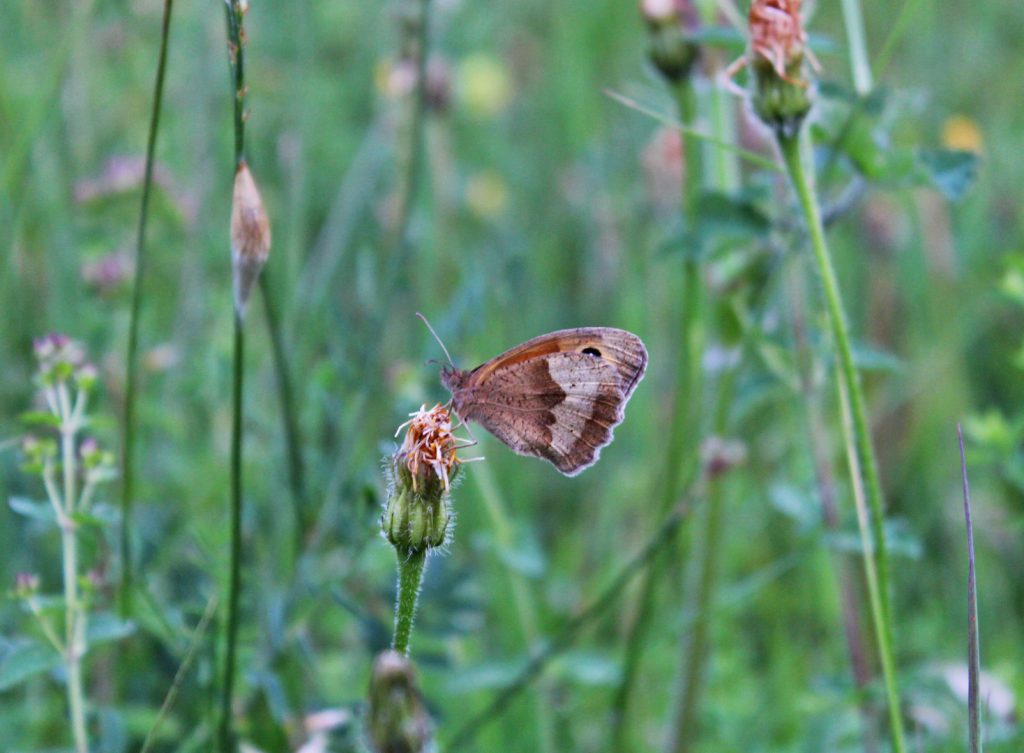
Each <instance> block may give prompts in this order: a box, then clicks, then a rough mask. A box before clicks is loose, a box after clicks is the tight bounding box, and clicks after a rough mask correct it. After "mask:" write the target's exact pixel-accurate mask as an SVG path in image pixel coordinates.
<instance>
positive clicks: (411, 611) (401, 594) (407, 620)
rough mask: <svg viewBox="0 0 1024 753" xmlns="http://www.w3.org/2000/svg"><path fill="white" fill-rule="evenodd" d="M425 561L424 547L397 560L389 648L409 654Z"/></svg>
mask: <svg viewBox="0 0 1024 753" xmlns="http://www.w3.org/2000/svg"><path fill="white" fill-rule="evenodd" d="M426 562H427V551H426V549H424V550H422V551H419V552H414V553H412V554H410V555H409V556H407V557H405V558H404V559H401V558H400V559H399V561H398V596H397V598H396V600H395V637H394V639H393V640H392V641H391V648H393V649H394V650H395V651H397V652H398V653H400V654H403V655H405V656H408V655H409V641H410V640H411V639H412V626H413V622H414V621H415V620H416V604H417V602H418V601H419V598H420V586H421V585H422V584H423V570H424V566H425V565H426Z"/></svg>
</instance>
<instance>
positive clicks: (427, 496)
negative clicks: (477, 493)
mask: <svg viewBox="0 0 1024 753" xmlns="http://www.w3.org/2000/svg"><path fill="white" fill-rule="evenodd" d="M403 428H404V429H406V432H405V439H404V440H403V441H402V446H401V447H399V448H398V450H397V451H396V452H395V454H394V455H392V457H391V458H390V460H389V467H390V472H391V473H390V475H391V489H390V490H389V493H388V502H387V506H386V507H385V510H384V515H383V516H382V517H381V529H382V530H383V531H384V535H385V536H386V537H387V538H388V540H389V541H390V542H391V543H392V545H394V547H395V548H396V549H397V550H398V551H399V554H400V555H403V556H407V555H409V554H414V553H419V552H422V551H423V550H425V549H431V548H435V547H440V546H443V545H444V543H445V537H446V535H447V531H448V524H449V523H450V521H451V513H450V512H449V504H448V502H449V500H448V495H449V492H450V491H451V484H452V482H453V481H454V480H455V477H456V476H457V475H458V472H459V466H460V464H461V462H462V461H461V460H460V459H459V457H458V451H457V450H458V445H459V440H458V439H457V438H456V437H455V435H454V433H453V430H452V418H451V414H450V413H449V412H448V409H447V408H445V407H444V406H442V405H440V404H438V405H435V406H434V407H433V408H430V409H429V410H428V409H427V407H426V406H423V407H421V408H420V409H419V410H418V411H416V412H414V413H412V414H411V418H410V419H409V420H408V421H406V422H405V423H404V424H402V425H401V426H399V427H398V431H399V432H401V430H402V429H403Z"/></svg>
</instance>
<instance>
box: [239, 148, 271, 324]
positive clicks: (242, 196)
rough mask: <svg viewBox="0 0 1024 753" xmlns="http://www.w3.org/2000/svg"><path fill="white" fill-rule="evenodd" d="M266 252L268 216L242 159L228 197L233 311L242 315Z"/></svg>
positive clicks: (265, 259) (267, 253)
mask: <svg viewBox="0 0 1024 753" xmlns="http://www.w3.org/2000/svg"><path fill="white" fill-rule="evenodd" d="M269 255H270V220H269V219H268V218H267V212H266V210H265V209H264V208H263V199H262V198H261V197H260V192H259V189H258V188H257V187H256V181H255V180H253V177H252V173H251V172H250V171H249V166H248V165H247V164H246V163H245V162H244V161H242V162H241V163H240V164H239V165H238V170H237V171H236V172H235V189H234V194H233V196H232V198H231V265H232V271H233V273H234V289H235V311H236V312H237V314H238V316H239V317H242V316H244V315H245V304H246V303H247V302H248V301H249V294H250V293H251V292H252V286H253V283H255V282H256V278H257V277H259V274H260V270H261V269H263V265H264V264H265V263H266V261H267V257H268V256H269Z"/></svg>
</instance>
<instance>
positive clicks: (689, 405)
mask: <svg viewBox="0 0 1024 753" xmlns="http://www.w3.org/2000/svg"><path fill="white" fill-rule="evenodd" d="M672 94H673V99H674V100H675V105H676V112H677V116H678V118H679V122H680V123H681V124H682V126H683V128H682V129H681V131H680V138H681V139H682V140H683V159H684V164H683V184H682V194H681V196H680V203H679V208H680V216H681V218H682V222H683V227H684V230H685V231H686V232H688V233H689V232H692V231H693V222H694V218H695V217H696V209H697V200H698V198H699V194H700V185H701V176H702V172H703V171H702V164H703V163H702V160H701V150H700V148H699V143H698V142H697V140H696V139H694V138H689V130H690V129H692V128H693V125H694V123H695V122H696V120H697V97H696V92H695V91H694V88H693V84H692V83H691V81H690V80H689V79H686V80H683V81H680V82H677V83H675V84H674V85H673V86H672ZM682 272H683V281H682V311H681V316H680V322H679V332H680V335H681V337H680V345H679V360H678V362H677V366H676V378H677V380H678V387H677V388H676V394H675V401H674V403H673V411H672V416H671V421H670V424H669V439H668V449H667V452H666V455H665V466H664V468H663V469H662V475H661V489H660V492H659V493H657V496H658V497H659V498H660V499H659V502H658V514H659V515H660V516H662V517H664V516H665V515H667V514H669V513H670V511H671V509H672V504H673V503H674V502H675V501H676V499H677V496H676V495H677V492H678V489H679V488H680V486H681V485H683V484H684V483H685V480H686V479H689V478H692V476H693V474H694V472H695V468H696V465H697V447H698V445H699V442H700V432H698V431H694V426H696V425H697V419H698V415H697V414H698V410H699V406H700V404H701V384H700V383H701V368H700V365H701V357H702V354H703V351H704V331H703V317H702V315H701V309H702V296H701V289H702V282H701V265H700V262H699V260H698V259H697V257H696V255H695V254H694V253H692V252H688V253H687V254H686V256H685V258H684V259H683V270H682ZM663 570H664V560H663V559H660V558H659V559H656V560H654V561H653V562H652V563H651V567H650V568H648V569H647V570H646V572H645V573H644V577H643V580H642V583H641V586H640V596H639V599H638V603H637V611H636V617H635V618H634V619H633V623H632V625H630V628H629V632H628V634H627V635H626V648H625V655H624V657H623V668H622V677H621V679H620V680H619V684H618V687H617V688H616V691H615V696H614V699H613V701H612V730H611V734H610V735H609V740H610V742H611V745H612V748H613V749H616V750H622V749H624V748H625V747H626V746H627V745H628V732H629V727H628V721H629V719H628V717H629V713H630V706H631V704H632V702H633V694H634V692H635V685H636V680H637V676H638V674H639V670H640V663H641V661H642V659H643V654H644V649H645V648H646V646H647V638H648V634H649V631H650V622H651V618H652V616H653V612H654V596H655V591H656V590H657V589H656V586H657V584H658V583H660V582H661V580H662V577H661V576H662V574H663Z"/></svg>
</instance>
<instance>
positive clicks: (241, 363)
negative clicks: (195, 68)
mask: <svg viewBox="0 0 1024 753" xmlns="http://www.w3.org/2000/svg"><path fill="white" fill-rule="evenodd" d="M225 14H226V17H227V26H228V45H229V63H230V71H231V74H232V95H233V97H232V98H233V102H234V107H233V110H232V112H233V115H234V133H235V165H236V166H237V165H241V164H242V162H243V161H244V159H245V48H244V38H243V34H242V22H243V19H244V10H243V9H242V6H241V3H240V2H239V0H230V1H229V2H226V3H225ZM234 321H235V349H234V350H235V352H234V368H233V375H234V378H233V380H232V421H231V549H230V561H229V565H228V567H229V576H228V577H229V580H228V607H227V609H228V614H227V627H226V637H225V644H226V646H225V658H224V677H223V681H222V683H221V703H220V723H219V728H218V733H217V740H218V749H219V751H220V753H233V751H234V750H235V739H234V738H235V736H234V730H233V717H232V708H233V706H234V696H235V663H236V655H237V644H238V624H239V616H238V611H239V600H240V596H241V591H242V410H243V390H244V375H245V322H244V319H243V318H242V313H241V312H240V311H239V310H238V309H235V317H234Z"/></svg>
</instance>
